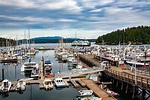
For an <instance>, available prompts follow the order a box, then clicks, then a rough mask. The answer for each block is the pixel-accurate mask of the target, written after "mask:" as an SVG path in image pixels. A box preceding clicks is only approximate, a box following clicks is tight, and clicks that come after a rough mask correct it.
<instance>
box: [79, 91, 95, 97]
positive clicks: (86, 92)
mask: <svg viewBox="0 0 150 100" xmlns="http://www.w3.org/2000/svg"><path fill="white" fill-rule="evenodd" d="M78 93H79V94H78V96H79V97H85V96H91V95H92V94H93V91H92V90H79V91H78Z"/></svg>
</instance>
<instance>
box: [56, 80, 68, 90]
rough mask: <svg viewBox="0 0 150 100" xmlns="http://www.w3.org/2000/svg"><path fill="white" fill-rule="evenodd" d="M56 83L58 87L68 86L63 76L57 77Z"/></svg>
mask: <svg viewBox="0 0 150 100" xmlns="http://www.w3.org/2000/svg"><path fill="white" fill-rule="evenodd" d="M54 83H55V85H56V87H58V88H61V87H65V86H66V84H65V81H64V80H63V79H62V78H55V80H54Z"/></svg>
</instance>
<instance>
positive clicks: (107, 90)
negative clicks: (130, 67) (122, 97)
mask: <svg viewBox="0 0 150 100" xmlns="http://www.w3.org/2000/svg"><path fill="white" fill-rule="evenodd" d="M106 92H107V93H108V94H110V95H111V96H119V94H118V93H116V92H114V91H112V90H109V89H106Z"/></svg>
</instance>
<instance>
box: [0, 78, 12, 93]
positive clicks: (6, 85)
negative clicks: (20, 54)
mask: <svg viewBox="0 0 150 100" xmlns="http://www.w3.org/2000/svg"><path fill="white" fill-rule="evenodd" d="M11 85H12V83H11V82H10V81H9V80H8V79H5V80H3V81H2V85H1V86H0V91H1V92H9V90H10V88H11Z"/></svg>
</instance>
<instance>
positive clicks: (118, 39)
mask: <svg viewBox="0 0 150 100" xmlns="http://www.w3.org/2000/svg"><path fill="white" fill-rule="evenodd" d="M129 42H131V44H150V26H138V27H130V28H129V27H128V28H126V29H122V30H116V31H113V32H111V33H107V34H105V35H102V36H99V37H98V38H97V39H96V44H108V45H113V44H119V43H120V44H128V43H129Z"/></svg>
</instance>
